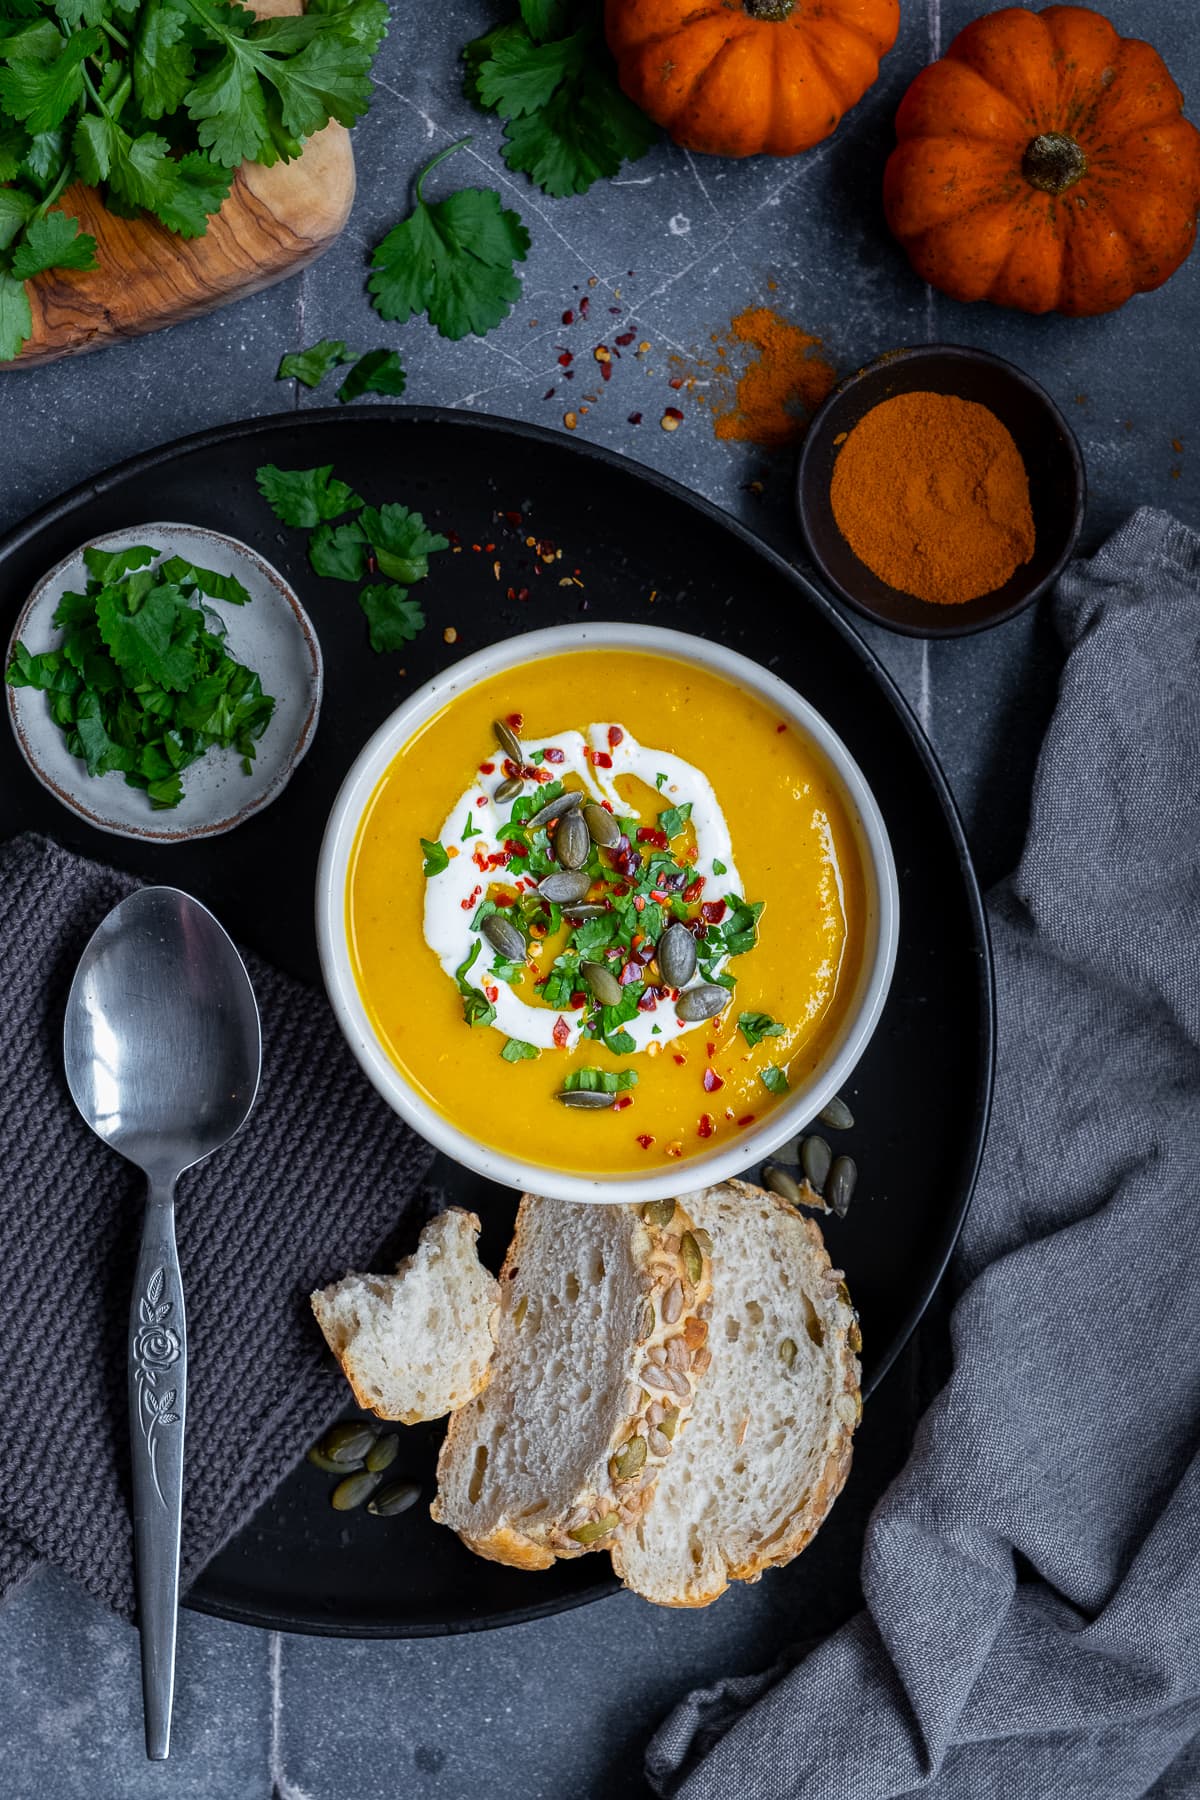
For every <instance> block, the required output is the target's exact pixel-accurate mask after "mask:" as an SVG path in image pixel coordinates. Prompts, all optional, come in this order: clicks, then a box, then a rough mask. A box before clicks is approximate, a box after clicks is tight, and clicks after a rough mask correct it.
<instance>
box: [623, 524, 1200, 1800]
mask: <svg viewBox="0 0 1200 1800" xmlns="http://www.w3.org/2000/svg"><path fill="white" fill-rule="evenodd" d="M1055 617H1056V620H1057V623H1058V627H1059V630H1060V632H1061V634H1062V636H1063V639H1064V641H1065V643H1066V644H1067V646H1068V649H1069V651H1070V655H1069V658H1068V661H1067V665H1066V670H1065V673H1064V676H1063V681H1062V687H1061V691H1060V695H1059V702H1058V708H1057V711H1056V714H1055V717H1054V721H1053V723H1052V725H1051V728H1050V732H1049V735H1048V737H1047V740H1046V744H1045V747H1044V750H1043V753H1042V759H1041V764H1040V767H1039V771H1038V778H1037V783H1036V789H1035V793H1034V798H1033V810H1032V816H1031V820H1030V825H1029V834H1028V839H1027V842H1026V846H1025V851H1024V855H1023V857H1022V859H1021V863H1020V866H1019V868H1018V869H1017V872H1016V874H1015V875H1014V876H1012V877H1011V878H1010V879H1009V880H1008V881H1006V882H1005V883H1003V884H1002V885H1001V886H1000V888H999V889H998V890H997V891H996V893H995V894H994V895H993V896H992V899H991V905H990V914H991V927H992V933H993V941H994V946H995V954H996V984H997V1001H998V1010H999V1064H998V1071H997V1084H996V1106H995V1113H994V1117H993V1122H992V1128H991V1134H990V1138H989V1143H988V1149H987V1155H986V1159H985V1167H984V1170H983V1174H982V1178H981V1180H980V1183H979V1189H978V1192H977V1194H976V1198H975V1202H974V1205H973V1207H972V1209H971V1213H970V1216H969V1217H968V1219H967V1223H966V1228H965V1230H964V1232H963V1237H962V1244H961V1251H960V1254H959V1257H958V1262H957V1269H956V1278H957V1282H958V1284H959V1286H960V1288H961V1290H962V1291H961V1294H960V1297H959V1299H958V1302H957V1306H956V1308H955V1312H954V1315H953V1321H952V1336H953V1348H954V1362H955V1366H954V1371H953V1374H952V1376H951V1378H950V1380H949V1383H948V1385H947V1386H946V1387H945V1388H944V1389H943V1391H942V1393H941V1395H940V1396H939V1397H938V1399H937V1400H936V1401H935V1403H934V1405H933V1406H932V1408H931V1409H930V1411H929V1413H928V1414H927V1415H926V1417H925V1419H924V1421H923V1423H922V1425H921V1428H920V1430H919V1433H918V1437H917V1442H916V1446H915V1448H914V1451H913V1455H912V1458H911V1460H910V1462H909V1465H908V1467H907V1468H906V1470H905V1471H904V1472H903V1474H902V1475H901V1476H900V1477H899V1479H898V1480H897V1481H896V1482H895V1484H894V1485H893V1486H892V1488H891V1489H890V1491H889V1492H888V1493H887V1494H886V1495H885V1496H884V1498H883V1500H882V1501H881V1503H880V1505H879V1506H878V1508H877V1509H876V1512H875V1515H874V1517H873V1519H872V1521H871V1525H870V1528H869V1531H868V1536H867V1544H866V1550H865V1555H864V1561H863V1570H862V1576H863V1590H864V1595H865V1599H866V1610H865V1611H864V1612H862V1613H861V1614H859V1615H858V1617H857V1618H855V1619H853V1620H852V1621H851V1622H850V1623H849V1624H848V1625H847V1626H846V1627H845V1628H844V1629H843V1630H841V1631H840V1632H838V1633H837V1634H836V1635H835V1636H834V1637H832V1638H831V1639H829V1640H828V1641H827V1642H826V1643H824V1644H823V1645H821V1646H820V1647H819V1648H817V1649H814V1650H811V1651H810V1652H809V1654H808V1655H806V1656H804V1655H803V1653H802V1652H801V1655H802V1660H800V1661H799V1662H798V1663H797V1664H796V1666H794V1667H793V1668H792V1669H791V1672H790V1673H788V1674H786V1675H784V1676H782V1678H781V1677H780V1672H779V1671H778V1670H777V1671H774V1672H773V1673H772V1674H771V1675H768V1676H767V1677H764V1678H759V1679H744V1680H743V1679H738V1680H732V1681H728V1682H725V1683H723V1684H721V1685H720V1686H718V1687H716V1688H714V1689H711V1690H709V1691H708V1692H705V1693H698V1694H693V1695H692V1696H691V1698H690V1699H689V1700H687V1701H686V1702H685V1703H684V1704H683V1705H682V1706H680V1707H679V1708H678V1710H677V1711H676V1712H675V1713H674V1714H673V1715H672V1717H671V1718H670V1719H668V1720H667V1722H666V1724H665V1725H664V1726H663V1727H662V1729H661V1730H660V1731H659V1733H658V1736H657V1737H656V1738H655V1740H654V1742H653V1744H652V1745H651V1747H650V1752H649V1761H648V1767H649V1773H650V1776H651V1780H652V1782H653V1784H654V1786H655V1788H656V1790H657V1792H659V1793H660V1794H664V1795H671V1796H680V1797H681V1800H718V1797H719V1800H734V1797H735V1796H736V1800H785V1797H786V1800H898V1797H899V1796H902V1795H910V1794H919V1795H922V1796H929V1797H930V1800H1126V1797H1132V1796H1141V1795H1148V1794H1150V1793H1153V1794H1154V1796H1155V1800H1167V1796H1168V1795H1169V1796H1171V1797H1172V1800H1183V1797H1184V1796H1185V1795H1186V1796H1189V1797H1190V1800H1195V1796H1196V1795H1197V1794H1200V1756H1197V1755H1196V1753H1195V1747H1193V1749H1192V1750H1190V1751H1189V1749H1188V1745H1189V1740H1193V1739H1195V1738H1196V1735H1197V1733H1200V1454H1198V1452H1200V539H1197V538H1196V537H1195V536H1194V535H1193V534H1191V533H1190V532H1188V531H1186V530H1184V528H1183V527H1182V526H1180V525H1179V524H1177V523H1176V522H1175V521H1173V520H1172V519H1170V518H1168V517H1167V516H1165V515H1164V514H1161V513H1154V512H1149V511H1144V512H1140V513H1138V514H1137V515H1136V516H1135V517H1134V518H1133V519H1132V520H1131V521H1130V522H1129V524H1128V525H1126V526H1125V527H1124V529H1123V530H1121V531H1120V532H1119V533H1118V534H1117V535H1116V537H1115V538H1114V539H1113V540H1112V541H1111V542H1110V543H1109V544H1108V545H1107V547H1106V548H1105V549H1103V550H1102V551H1101V552H1100V554H1099V555H1098V556H1096V557H1095V558H1094V559H1093V561H1092V562H1091V563H1077V564H1075V565H1074V566H1073V567H1072V568H1071V569H1070V571H1069V572H1068V574H1067V575H1066V576H1065V578H1064V579H1063V581H1062V583H1061V585H1060V587H1059V590H1058V593H1057V596H1056V599H1055ZM864 1325H865V1327H869V1321H865V1322H864ZM874 1404H875V1405H876V1406H880V1405H882V1406H886V1405H887V1389H886V1387H885V1388H884V1389H883V1390H882V1392H881V1393H880V1394H879V1395H878V1396H877V1398H876V1400H875V1402H874ZM809 1554H810V1555H814V1554H815V1555H819V1554H820V1550H819V1547H818V1548H817V1549H816V1550H814V1551H810V1552H809ZM768 1579H770V1578H769V1577H768Z"/></svg>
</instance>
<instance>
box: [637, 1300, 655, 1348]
mask: <svg viewBox="0 0 1200 1800" xmlns="http://www.w3.org/2000/svg"><path fill="white" fill-rule="evenodd" d="M653 1332H654V1302H653V1300H643V1301H642V1312H641V1317H640V1318H639V1320H638V1331H637V1341H638V1343H639V1344H644V1343H645V1341H646V1339H647V1338H648V1337H651V1336H652V1335H653Z"/></svg>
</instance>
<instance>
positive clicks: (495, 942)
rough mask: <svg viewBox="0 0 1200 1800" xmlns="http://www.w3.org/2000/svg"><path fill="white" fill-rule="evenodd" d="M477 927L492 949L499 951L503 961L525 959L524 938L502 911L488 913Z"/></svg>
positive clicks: (521, 961)
mask: <svg viewBox="0 0 1200 1800" xmlns="http://www.w3.org/2000/svg"><path fill="white" fill-rule="evenodd" d="M479 929H480V930H481V932H482V933H483V935H484V937H485V938H486V939H487V941H488V943H489V944H490V945H491V946H492V949H493V950H498V951H499V952H500V955H501V956H502V957H503V958H504V960H505V962H516V963H523V962H524V961H525V939H524V938H523V937H522V936H521V933H520V932H519V931H518V930H517V928H516V926H515V925H514V924H513V922H512V920H511V919H506V918H505V917H504V914H503V913H489V914H488V916H487V918H486V919H485V920H484V921H483V924H482V925H481V926H480V928H479Z"/></svg>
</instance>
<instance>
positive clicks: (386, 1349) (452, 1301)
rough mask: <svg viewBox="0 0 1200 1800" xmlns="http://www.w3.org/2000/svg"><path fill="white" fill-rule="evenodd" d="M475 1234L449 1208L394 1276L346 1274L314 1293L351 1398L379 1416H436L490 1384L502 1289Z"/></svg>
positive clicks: (469, 1221)
mask: <svg viewBox="0 0 1200 1800" xmlns="http://www.w3.org/2000/svg"><path fill="white" fill-rule="evenodd" d="M478 1236H479V1220H478V1219H477V1218H476V1216H475V1214H474V1213H471V1212H464V1211H462V1209H461V1208H460V1207H450V1208H448V1209H447V1211H445V1212H443V1213H439V1214H438V1216H437V1217H436V1218H434V1219H431V1220H430V1222H429V1224H428V1225H426V1227H425V1229H424V1231H422V1233H421V1237H420V1241H419V1243H418V1245H417V1248H416V1251H415V1253H414V1254H413V1255H412V1256H409V1257H406V1258H405V1259H404V1261H403V1262H401V1263H399V1264H397V1267H396V1273H395V1274H394V1275H347V1276H346V1278H345V1279H344V1280H343V1281H337V1282H335V1283H334V1284H333V1286H332V1287H327V1288H322V1289H320V1290H319V1291H318V1292H317V1293H315V1294H314V1295H313V1296H312V1309H313V1311H314V1313H315V1314H316V1315H317V1323H318V1324H319V1325H320V1327H321V1330H322V1331H323V1332H324V1333H325V1338H326V1341H327V1342H328V1344H329V1348H330V1349H331V1350H332V1351H333V1354H334V1355H335V1356H336V1357H337V1359H338V1361H339V1362H340V1363H341V1365H342V1370H343V1372H344V1374H345V1376H346V1379H347V1381H348V1382H349V1383H350V1386H351V1387H352V1388H353V1389H354V1398H355V1399H356V1400H357V1401H358V1404H359V1405H360V1406H366V1407H369V1408H370V1409H371V1411H372V1412H376V1413H378V1414H379V1417H380V1418H381V1419H398V1420H400V1422H401V1423H402V1424H404V1425H416V1424H418V1423H419V1422H420V1421H421V1420H422V1419H440V1418H442V1416H443V1415H444V1414H445V1413H448V1412H453V1411H454V1409H455V1407H458V1406H465V1405H466V1403H467V1401H468V1400H471V1399H473V1398H474V1397H475V1395H476V1394H477V1393H478V1392H479V1390H480V1389H481V1388H482V1387H483V1386H484V1385H485V1384H486V1382H487V1380H488V1375H489V1372H490V1368H491V1361H492V1353H493V1351H494V1350H495V1347H496V1346H495V1337H494V1328H495V1319H496V1316H497V1311H498V1306H499V1300H500V1289H499V1287H498V1286H497V1283H496V1280H495V1277H494V1276H492V1275H490V1274H489V1273H488V1271H487V1270H486V1269H485V1268H484V1267H483V1264H482V1263H481V1262H480V1261H479V1257H478V1255H477V1254H476V1249H475V1242H476V1239H477V1238H478Z"/></svg>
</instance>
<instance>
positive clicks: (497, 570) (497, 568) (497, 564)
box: [492, 557, 500, 581]
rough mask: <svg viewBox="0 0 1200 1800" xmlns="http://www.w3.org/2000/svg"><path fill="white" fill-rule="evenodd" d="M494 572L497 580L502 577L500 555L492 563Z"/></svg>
mask: <svg viewBox="0 0 1200 1800" xmlns="http://www.w3.org/2000/svg"><path fill="white" fill-rule="evenodd" d="M492 574H493V575H494V576H495V577H496V580H497V581H499V579H500V558H499V557H497V558H496V560H495V562H494V563H493V564H492Z"/></svg>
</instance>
